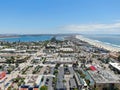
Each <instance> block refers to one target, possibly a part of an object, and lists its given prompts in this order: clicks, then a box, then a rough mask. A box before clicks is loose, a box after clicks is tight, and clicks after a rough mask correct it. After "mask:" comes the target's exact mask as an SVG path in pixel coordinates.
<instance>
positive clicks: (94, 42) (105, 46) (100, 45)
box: [76, 35, 120, 52]
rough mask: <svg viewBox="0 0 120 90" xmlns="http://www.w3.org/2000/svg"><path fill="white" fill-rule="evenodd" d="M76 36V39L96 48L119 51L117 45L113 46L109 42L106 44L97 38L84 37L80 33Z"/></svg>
mask: <svg viewBox="0 0 120 90" xmlns="http://www.w3.org/2000/svg"><path fill="white" fill-rule="evenodd" d="M76 38H77V39H80V40H82V41H85V42H87V43H89V44H91V45H93V46H95V47H98V48H103V49H106V50H109V51H111V52H119V51H120V48H119V47H115V46H112V45H110V44H106V43H103V42H101V41H97V40H93V39H89V38H86V37H84V36H82V35H76Z"/></svg>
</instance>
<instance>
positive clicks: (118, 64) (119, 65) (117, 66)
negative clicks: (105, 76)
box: [109, 62, 120, 71]
mask: <svg viewBox="0 0 120 90" xmlns="http://www.w3.org/2000/svg"><path fill="white" fill-rule="evenodd" d="M109 64H110V65H112V66H113V67H114V68H116V69H118V70H119V71H120V63H112V62H110V63H109Z"/></svg>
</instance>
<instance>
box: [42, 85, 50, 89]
mask: <svg viewBox="0 0 120 90" xmlns="http://www.w3.org/2000/svg"><path fill="white" fill-rule="evenodd" d="M40 90H48V87H47V86H45V85H44V86H41V88H40Z"/></svg>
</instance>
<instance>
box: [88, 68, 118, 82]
mask: <svg viewBox="0 0 120 90" xmlns="http://www.w3.org/2000/svg"><path fill="white" fill-rule="evenodd" d="M88 72H89V74H90V75H91V77H92V78H93V80H94V81H95V82H96V83H120V78H119V77H118V76H117V75H115V74H114V73H112V72H110V71H107V70H99V71H94V72H93V71H88Z"/></svg>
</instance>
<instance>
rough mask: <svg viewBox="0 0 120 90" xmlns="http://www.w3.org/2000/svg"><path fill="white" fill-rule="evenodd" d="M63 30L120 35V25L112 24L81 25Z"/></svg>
mask: <svg viewBox="0 0 120 90" xmlns="http://www.w3.org/2000/svg"><path fill="white" fill-rule="evenodd" d="M61 29H62V30H67V31H72V32H102V31H103V32H108V33H113V32H115V33H118V32H119V33H120V23H112V24H81V25H67V26H63V27H61Z"/></svg>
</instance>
